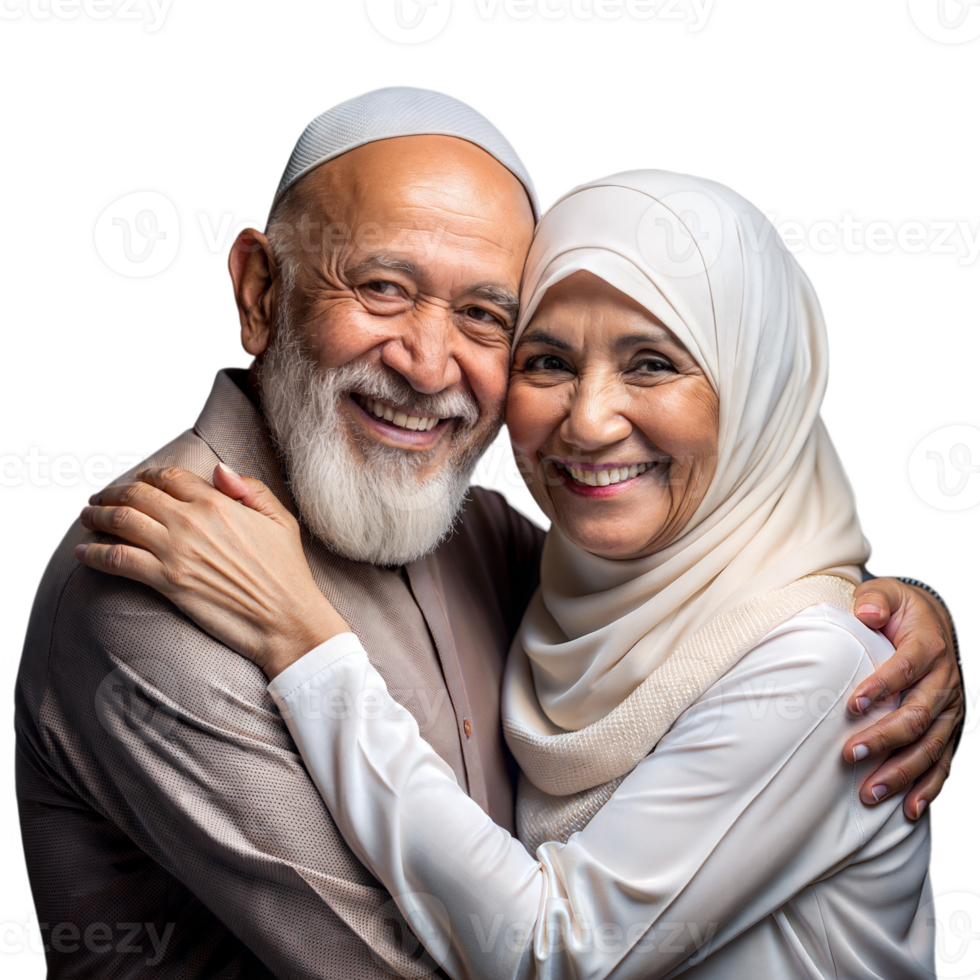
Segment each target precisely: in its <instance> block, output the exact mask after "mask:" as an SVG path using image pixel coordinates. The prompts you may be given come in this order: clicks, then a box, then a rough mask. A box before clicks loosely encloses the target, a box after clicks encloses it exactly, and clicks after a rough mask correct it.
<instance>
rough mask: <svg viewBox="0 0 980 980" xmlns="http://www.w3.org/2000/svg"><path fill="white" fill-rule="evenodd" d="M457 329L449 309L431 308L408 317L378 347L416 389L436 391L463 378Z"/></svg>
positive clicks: (393, 368) (430, 393) (389, 362)
mask: <svg viewBox="0 0 980 980" xmlns="http://www.w3.org/2000/svg"><path fill="white" fill-rule="evenodd" d="M456 340H457V338H456V328H455V326H454V324H453V322H452V316H451V314H450V313H449V311H441V310H440V311H435V310H433V311H431V312H427V313H426V314H425V315H416V316H414V317H412V318H411V320H409V321H408V322H407V323H406V324H405V327H404V329H403V330H402V331H401V332H400V333H399V334H398V336H396V337H393V338H392V339H390V340H389V341H387V342H386V343H385V344H384V346H383V347H382V348H381V360H382V361H383V362H384V363H385V364H386V365H387V366H388V367H390V368H391V369H392V370H393V371H397V372H398V373H399V374H400V375H402V377H403V378H405V380H406V381H408V383H409V384H410V385H411V386H412V387H413V388H414V389H415V390H416V391H420V392H422V393H423V394H426V395H434V394H438V392H440V391H444V390H445V389H446V388H451V387H452V386H453V385H455V384H458V383H459V381H460V380H461V379H462V376H463V375H462V371H461V370H460V367H459V364H458V362H457V360H456V349H455V343H456Z"/></svg>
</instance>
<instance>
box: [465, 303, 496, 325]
mask: <svg viewBox="0 0 980 980" xmlns="http://www.w3.org/2000/svg"><path fill="white" fill-rule="evenodd" d="M463 316H466V317H469V318H470V319H471V320H476V321H477V323H500V317H498V316H494V314H493V313H491V312H490V311H489V310H485V309H484V308H483V307H482V306H467V307H466V309H465V310H463Z"/></svg>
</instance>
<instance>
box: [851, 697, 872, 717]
mask: <svg viewBox="0 0 980 980" xmlns="http://www.w3.org/2000/svg"><path fill="white" fill-rule="evenodd" d="M854 707H855V708H856V709H857V711H858V712H859V713H860V714H863V713H864V712H865V711H867V710H868V708H870V707H871V698H855V700H854Z"/></svg>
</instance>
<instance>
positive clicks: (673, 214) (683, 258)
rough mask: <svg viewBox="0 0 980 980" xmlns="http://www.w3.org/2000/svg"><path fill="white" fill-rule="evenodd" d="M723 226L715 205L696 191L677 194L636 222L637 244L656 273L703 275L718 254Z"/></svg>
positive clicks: (649, 210)
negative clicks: (637, 223) (637, 224)
mask: <svg viewBox="0 0 980 980" xmlns="http://www.w3.org/2000/svg"><path fill="white" fill-rule="evenodd" d="M723 234H724V225H723V223H722V218H721V212H720V211H719V210H718V205H717V204H715V202H714V201H713V200H712V199H711V198H710V197H708V196H707V195H706V194H702V193H701V192H700V191H678V192H677V193H676V194H668V195H667V196H666V197H665V198H663V200H662V201H660V202H658V203H656V204H653V205H651V206H650V208H649V209H648V210H647V211H646V213H645V214H644V215H643V217H642V218H641V219H640V224H639V227H638V228H637V232H636V237H637V244H638V245H639V246H640V252H641V253H642V255H643V258H645V259H646V260H647V262H649V263H650V265H652V266H653V268H655V269H656V270H657V271H658V272H662V273H663V274H664V275H667V276H672V277H676V278H680V279H684V278H687V277H688V276H696V275H699V274H701V273H703V272H704V270H705V269H706V268H708V267H709V266H710V265H711V264H712V263H713V262H714V261H715V259H716V258H718V254H719V252H720V251H721V242H722V236H723Z"/></svg>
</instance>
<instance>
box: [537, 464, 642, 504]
mask: <svg viewBox="0 0 980 980" xmlns="http://www.w3.org/2000/svg"><path fill="white" fill-rule="evenodd" d="M551 463H552V465H553V466H554V469H555V472H556V474H557V477H558V479H559V480H561V485H562V486H563V487H564V488H565V489H566V490H568V491H569V492H570V493H577V494H580V495H581V496H583V497H593V498H596V499H603V498H607V497H615V496H618V495H619V494H623V493H629V491H630V490H633V489H634V488H635V487H636V484H637V481H638V480H639V479H640V477H641V476H643V474H644V473H648V472H650V471H651V470H653V469H654V468H655V467H656V466H657V465H658V464H657V463H655V462H646V463H612V464H610V463H600V464H595V463H582V462H574V461H572V460H558V459H554V460H551Z"/></svg>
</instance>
